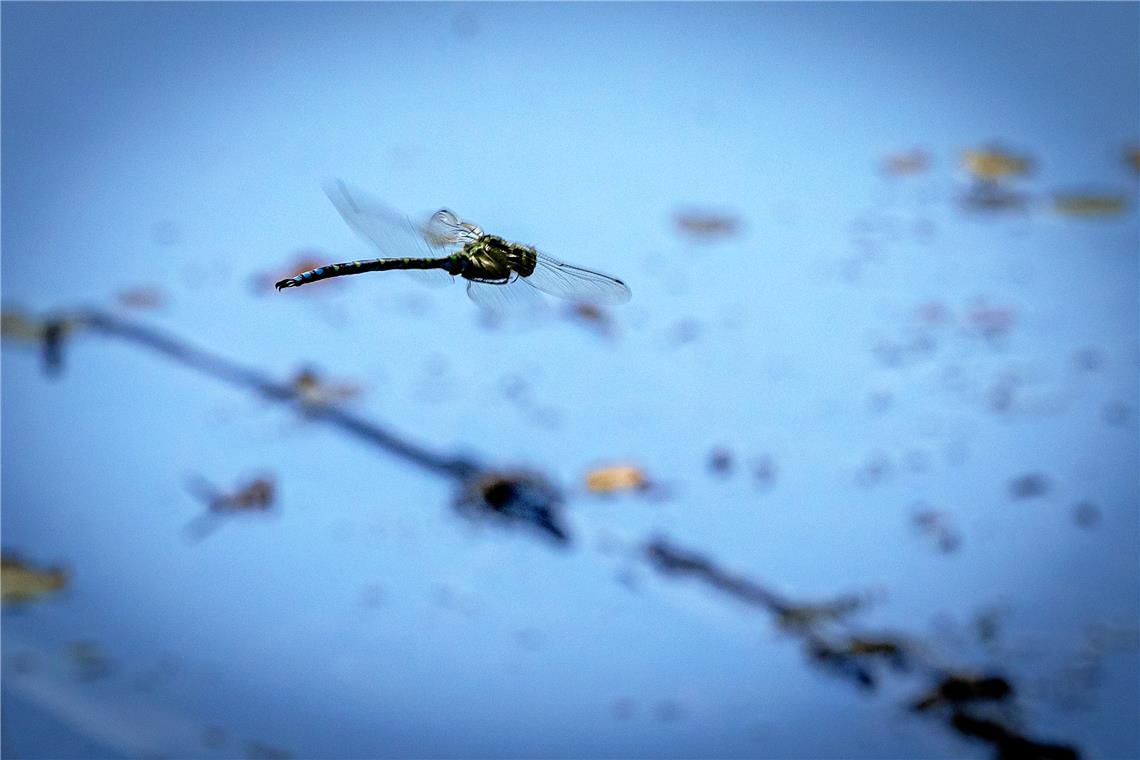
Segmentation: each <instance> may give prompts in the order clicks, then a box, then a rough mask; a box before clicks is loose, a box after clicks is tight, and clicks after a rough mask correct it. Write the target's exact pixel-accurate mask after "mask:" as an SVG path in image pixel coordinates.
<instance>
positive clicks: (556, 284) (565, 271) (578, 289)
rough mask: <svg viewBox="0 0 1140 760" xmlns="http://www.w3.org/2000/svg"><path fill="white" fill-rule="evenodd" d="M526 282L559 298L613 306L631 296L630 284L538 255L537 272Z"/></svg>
mask: <svg viewBox="0 0 1140 760" xmlns="http://www.w3.org/2000/svg"><path fill="white" fill-rule="evenodd" d="M523 280H524V282H526V283H528V284H530V285H531V286H533V287H535V288H538V289H539V290H541V291H542V292H543V293H547V294H549V295H552V296H556V297H558V298H565V299H567V300H570V301H579V302H584V303H592V304H597V305H599V306H612V305H616V304H621V303H625V302H626V301H628V300H629V299H630V295H631V294H630V291H629V287H628V286H627V285H626V284H625V283H624V282H622V281H621V280H619V279H617V278H615V277H610V276H609V275H604V274H602V273H600V272H594V271H591V270H589V269H583V268H582V267H576V266H572V265H570V264H565V263H563V262H561V261H559V260H558V259H555V258H552V257H550V256H547V255H546V254H543V253H540V254H538V258H537V261H536V264H535V268H534V272H533V273H531V275H530V276H529V277H525V278H523Z"/></svg>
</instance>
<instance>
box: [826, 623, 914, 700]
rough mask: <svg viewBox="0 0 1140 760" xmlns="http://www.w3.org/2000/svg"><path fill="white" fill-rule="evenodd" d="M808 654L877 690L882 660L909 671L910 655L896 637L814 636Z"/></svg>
mask: <svg viewBox="0 0 1140 760" xmlns="http://www.w3.org/2000/svg"><path fill="white" fill-rule="evenodd" d="M807 651H808V657H809V658H810V659H811V660H812V661H813V662H815V663H816V664H818V665H821V666H823V667H826V668H828V669H829V670H831V671H832V672H834V673H836V674H837V675H840V676H842V677H844V678H848V679H850V680H852V681H854V682H855V684H856V685H857V686H858V687H859V688H862V689H868V690H870V689H874V688H875V685H876V678H875V673H874V669H875V667H876V665H877V662H878V661H879V660H884V661H886V662H887V663H888V664H889V665H890V666H891V668H893V669H894V670H898V671H905V670H908V669H909V667H910V663H909V658H908V657H907V654H906V650H905V648H904V646H903V645H902V643H900V642H899V641H895V640H892V639H883V638H865V637H858V636H855V637H851V638H849V639H846V640H843V641H840V642H828V641H825V640H824V639H821V638H819V637H816V636H811V637H809V639H808V642H807Z"/></svg>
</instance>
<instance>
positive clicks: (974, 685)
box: [911, 675, 1013, 712]
mask: <svg viewBox="0 0 1140 760" xmlns="http://www.w3.org/2000/svg"><path fill="white" fill-rule="evenodd" d="M1012 695H1013V686H1011V685H1010V683H1009V681H1007V680H1006V679H1005V678H1003V677H1001V676H995V675H988V676H977V677H975V676H967V675H949V676H946V677H945V678H944V679H943V680H942V681H940V682H939V683H938V685H937V686H935V687H934V688H933V689H931V690H930V691H929V692H927V694H925V695H924V696H922V697H920V698H919V699H917V700H915V702H914V703H913V704H912V705H911V709H913V710H914V711H915V712H923V711H926V710H931V709H933V708H936V707H941V706H950V707H960V706H962V705H965V704H968V703H972V702H1000V701H1003V700H1005V699H1008V698H1009V697H1011V696H1012Z"/></svg>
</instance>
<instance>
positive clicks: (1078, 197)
mask: <svg viewBox="0 0 1140 760" xmlns="http://www.w3.org/2000/svg"><path fill="white" fill-rule="evenodd" d="M1127 205H1128V200H1127V198H1126V197H1125V196H1124V195H1123V194H1121V193H1115V192H1105V191H1097V190H1093V191H1086V192H1065V193H1055V194H1054V195H1053V210H1054V211H1056V212H1057V213H1058V214H1062V215H1064V216H1075V217H1084V218H1095V217H1101V216H1115V215H1117V214H1120V213H1123V211H1124V210H1125V209H1126V208H1127Z"/></svg>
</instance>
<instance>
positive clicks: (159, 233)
mask: <svg viewBox="0 0 1140 760" xmlns="http://www.w3.org/2000/svg"><path fill="white" fill-rule="evenodd" d="M179 237H181V233H180V232H179V230H178V225H177V224H175V223H174V222H172V221H170V220H169V219H163V220H160V221H157V222H155V223H154V224H152V225H151V226H150V239H151V242H153V243H154V244H155V245H160V246H163V247H164V248H165V247H167V246H171V245H174V244H175V243H177V242H178V238H179Z"/></svg>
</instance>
